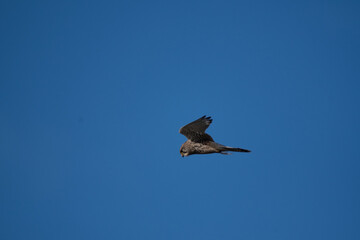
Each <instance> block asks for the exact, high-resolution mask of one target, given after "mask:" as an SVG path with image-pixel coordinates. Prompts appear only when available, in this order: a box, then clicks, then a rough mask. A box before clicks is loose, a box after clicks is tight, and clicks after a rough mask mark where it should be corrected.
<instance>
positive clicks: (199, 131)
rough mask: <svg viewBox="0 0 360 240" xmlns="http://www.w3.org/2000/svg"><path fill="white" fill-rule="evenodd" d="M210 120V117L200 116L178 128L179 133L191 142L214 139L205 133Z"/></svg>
mask: <svg viewBox="0 0 360 240" xmlns="http://www.w3.org/2000/svg"><path fill="white" fill-rule="evenodd" d="M211 122H212V119H211V117H206V116H202V117H201V118H199V119H197V120H195V121H193V122H191V123H189V124H187V125H185V126H184V127H182V128H180V133H181V134H183V135H184V136H185V137H187V138H188V139H190V140H191V141H193V142H206V141H214V140H213V139H212V137H211V136H210V135H209V134H206V133H205V130H206V129H207V128H208V127H209V126H210V124H211Z"/></svg>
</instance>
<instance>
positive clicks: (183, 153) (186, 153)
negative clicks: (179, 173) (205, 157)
mask: <svg viewBox="0 0 360 240" xmlns="http://www.w3.org/2000/svg"><path fill="white" fill-rule="evenodd" d="M180 155H181V156H182V157H187V156H189V155H190V151H189V149H187V146H186V144H183V145H182V146H181V148H180Z"/></svg>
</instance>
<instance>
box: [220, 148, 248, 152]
mask: <svg viewBox="0 0 360 240" xmlns="http://www.w3.org/2000/svg"><path fill="white" fill-rule="evenodd" d="M224 151H232V152H251V151H250V150H247V149H243V148H233V147H225V148H224Z"/></svg>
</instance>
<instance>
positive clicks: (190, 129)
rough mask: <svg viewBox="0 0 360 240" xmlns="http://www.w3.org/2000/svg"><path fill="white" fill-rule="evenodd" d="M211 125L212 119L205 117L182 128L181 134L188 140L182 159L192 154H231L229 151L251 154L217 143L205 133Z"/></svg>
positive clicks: (182, 152) (182, 148) (182, 147)
mask: <svg viewBox="0 0 360 240" xmlns="http://www.w3.org/2000/svg"><path fill="white" fill-rule="evenodd" d="M211 123H212V119H211V117H206V115H205V116H202V117H201V118H199V119H197V120H195V121H193V122H191V123H189V124H187V125H185V126H184V127H182V128H180V131H179V132H180V133H181V134H183V135H184V136H185V137H186V138H187V139H188V140H187V141H186V142H184V144H183V145H181V148H180V154H181V156H182V157H184V156H185V157H187V156H189V155H192V154H208V153H221V154H230V153H228V152H227V151H231V152H250V150H246V149H242V148H233V147H227V146H224V145H221V144H219V143H216V142H215V141H214V139H213V138H212V137H211V136H210V135H209V134H207V133H205V130H206V129H207V128H208V127H209V126H210V124H211Z"/></svg>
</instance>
